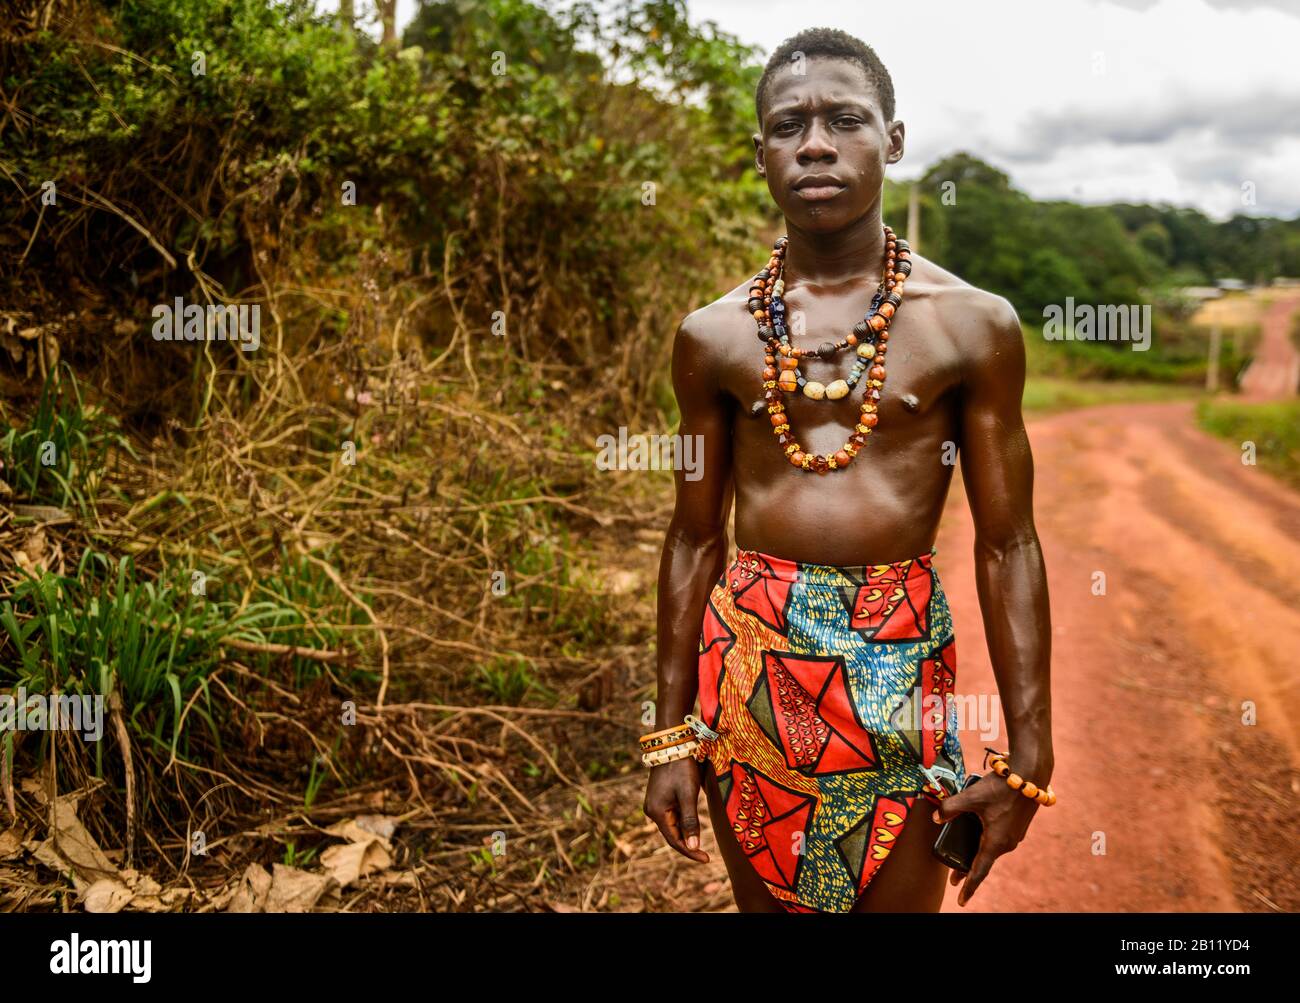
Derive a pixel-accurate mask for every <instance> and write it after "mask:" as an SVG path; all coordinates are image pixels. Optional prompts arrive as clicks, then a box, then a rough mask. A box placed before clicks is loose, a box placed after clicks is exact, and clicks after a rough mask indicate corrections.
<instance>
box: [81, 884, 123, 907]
mask: <svg viewBox="0 0 1300 1003" xmlns="http://www.w3.org/2000/svg"><path fill="white" fill-rule="evenodd" d="M132 898H133V896H132V894H131V889H129V888H127V887H126V885H124V884H122V882H120V881H118V880H117V878H100V879H99V880H98V881H96V882H95V883H94V884H92V885H90V887H89V888H87V889H86V890H85V892H83V893H82V896H81V902H82V905H83V906H84V907H85V909H86V912H121V911H122V910H123V909H124V908H126V906H127V904H128V903H129V902H130V901H131V899H132Z"/></svg>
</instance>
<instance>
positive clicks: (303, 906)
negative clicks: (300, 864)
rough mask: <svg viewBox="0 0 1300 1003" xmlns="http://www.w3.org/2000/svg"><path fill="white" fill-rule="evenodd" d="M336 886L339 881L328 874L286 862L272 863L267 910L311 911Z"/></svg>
mask: <svg viewBox="0 0 1300 1003" xmlns="http://www.w3.org/2000/svg"><path fill="white" fill-rule="evenodd" d="M336 886H337V882H336V881H335V880H334V878H332V877H331V876H329V875H328V874H313V873H311V872H310V871H303V870H299V869H298V868H296V867H286V866H285V865H284V864H272V865H271V890H270V892H269V893H268V894H267V897H266V911H267V912H310V911H311V910H312V909H314V908H316V905H317V903H318V902H320V900H321V899H322V898H323V897H324V896H325V895H326V894H327V893H328V892H329V891H330V890H331V888H332V887H336Z"/></svg>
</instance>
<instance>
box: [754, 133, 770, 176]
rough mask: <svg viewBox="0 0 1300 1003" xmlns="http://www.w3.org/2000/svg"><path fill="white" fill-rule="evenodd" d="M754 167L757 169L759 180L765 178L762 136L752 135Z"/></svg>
mask: <svg viewBox="0 0 1300 1003" xmlns="http://www.w3.org/2000/svg"><path fill="white" fill-rule="evenodd" d="M753 139H754V166H755V167H756V168H757V169H758V176H759V177H760V178H763V177H766V176H767V164H765V163H764V162H763V134H762V133H761V132H756V133H754V137H753Z"/></svg>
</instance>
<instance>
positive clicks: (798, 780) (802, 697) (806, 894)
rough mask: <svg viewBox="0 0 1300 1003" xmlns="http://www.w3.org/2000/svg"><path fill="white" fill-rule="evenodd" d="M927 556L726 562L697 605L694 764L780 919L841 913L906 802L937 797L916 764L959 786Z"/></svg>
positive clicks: (949, 656)
mask: <svg viewBox="0 0 1300 1003" xmlns="http://www.w3.org/2000/svg"><path fill="white" fill-rule="evenodd" d="M933 553H934V552H933V551H931V552H930V553H928V554H924V555H922V556H920V557H916V558H911V559H909V560H906V561H899V562H897V563H894V564H882V565H851V566H845V567H837V566H831V565H825V564H808V563H804V562H796V561H790V560H786V559H783V558H780V557H775V556H773V555H771V554H764V553H760V552H757V551H747V550H741V551H740V552H739V553H738V554H737V555H736V559H735V560H734V561H733V562H732V563H731V565H730V566H729V567H728V568H727V569H726V571H724V572H723V574H722V577H721V578H719V579H718V581H717V584H716V585H714V587H713V590H712V592H711V594H710V596H709V601H708V605H707V606H706V608H705V612H704V622H703V625H702V628H701V632H700V653H699V700H700V717H701V718H702V719H703V721H704V723H705V724H707V725H708V726H709V727H710V728H712V729H713V730H714V731H716V732H718V733H719V737H718V738H717V739H716V740H714V741H709V742H705V743H704V744H703V747H702V749H701V751H700V756H701V758H706V759H707V764H704V763H702V768H711V769H712V770H713V772H714V776H716V777H717V780H718V786H719V788H720V790H721V792H722V798H723V802H724V804H725V806H726V815H727V822H728V824H729V825H730V827H731V830H732V832H733V833H734V835H735V837H736V840H737V841H738V843H739V844H740V846H741V847H742V849H743V850H744V852H745V855H746V857H747V858H748V859H749V861H750V863H751V864H752V865H753V867H754V869H755V871H757V873H758V875H759V877H760V878H762V880H763V882H764V883H765V884H766V886H767V888H768V890H769V891H770V892H771V893H772V895H773V896H774V897H775V898H776V899H777V900H778V901H780V902H781V904H782V905H783V906H784V907H785V908H786V909H787V910H788V911H790V912H834V913H840V912H848V911H849V910H850V909H851V908H852V907H853V905H854V903H855V902H856V901H857V899H858V897H859V896H860V895H861V893H862V891H863V889H865V888H866V887H867V884H868V883H869V882H870V881H871V879H872V878H873V877H874V876H875V875H876V874H877V873H878V872H879V870H880V867H881V865H882V864H883V863H884V861H885V858H886V857H888V855H889V851H890V849H891V847H892V846H893V844H894V843H895V842H896V841H897V839H898V837H899V835H900V833H901V832H902V831H903V825H904V823H905V822H906V820H907V816H908V813H909V811H910V810H911V808H912V807H913V805H914V804H915V802H916V800H917V798H918V797H924V798H926V799H927V800H929V801H931V802H932V803H934V804H938V802H939V800H940V799H941V798H942V797H944V796H946V793H947V792H944V791H942V790H941V789H937V788H935V787H934V786H933V785H932V784H931V783H930V781H929V779H928V778H927V777H926V775H925V773H923V772H922V770H921V767H920V765H919V763H918V759H920V760H921V761H922V762H924V763H925V765H926V767H931V766H934V765H936V764H937V765H939V766H943V767H946V768H948V769H951V770H952V771H953V772H954V773H956V774H957V778H958V789H960V785H961V784H962V783H964V782H965V778H966V772H965V764H964V762H963V760H962V753H961V745H960V743H959V741H958V737H957V712H956V705H955V703H954V702H953V700H952V699H951V696H950V695H951V694H952V692H953V685H954V683H955V681H956V668H957V661H956V648H955V646H954V637H953V629H952V617H951V616H950V614H949V611H948V603H947V600H946V599H945V598H944V594H943V590H942V588H941V587H940V585H939V578H938V576H937V575H936V574H935V571H934V568H933V567H932V565H931V560H932V557H933ZM719 838H722V837H721V835H719Z"/></svg>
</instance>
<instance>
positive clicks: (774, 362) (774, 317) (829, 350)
mask: <svg viewBox="0 0 1300 1003" xmlns="http://www.w3.org/2000/svg"><path fill="white" fill-rule="evenodd" d="M789 242H790V238H789V237H786V236H781V237H778V238H777V239H776V243H775V244H774V245H773V246H772V256H771V257H770V258H769V259H768V262H767V267H766V268H764V269H763V270H762V271H760V272H759V273H758V274H757V275H756V276H755V277H754V281H753V283H752V284H751V285H750V289H749V302H748V308H749V312H750V314H751V315H752V316H753V318H754V320H755V321H757V322H758V337H759V339H760V340H762V341H763V342H764V343H765V344H766V346H767V348H766V351H765V352H764V354H763V400H764V401H765V402H766V405H767V413H768V416H769V418H770V419H771V421H772V432H773V433H774V434H775V435H776V438H777V442H778V443H779V444H780V446H781V448H782V450H783V451H784V452H785V455H786V457H787V458H788V459H789V460H790V462H791V463H792V464H793V465H794V466H796V467H798V468H799V469H801V470H807V471H811V472H815V473H818V474H824V473H826V471H828V470H842V469H843V468H844V467H847V466H848V465H849V464H850V463H851V462H852V461H853V457H855V456H856V455H857V454H858V450H859V449H861V448H862V447H863V446H864V445H865V444H866V441H867V436H869V435H870V434H871V430H872V429H873V428H875V427H876V424H877V423H878V422H879V420H880V416H879V414H878V413H877V403H878V402H879V400H880V391H881V388H882V387H883V386H884V385H885V352H886V349H887V348H888V342H889V325H890V322H891V321H892V320H893V318H894V314H895V313H896V312H897V311H898V308H899V306H901V305H902V302H903V283H904V282H905V281H906V279H907V276H908V275H910V274H911V272H912V262H911V260H910V259H911V250H910V249H909V248H908V246H907V241H905V240H903V239H902V238H900V237H896V236H895V235H894V231H893V230H891V229H890V228H889V227H888V226H886V227H885V274H884V280H883V281H882V282H881V284H880V286H879V288H878V289H877V290H876V294H875V296H873V297H872V300H871V306H870V308H869V309H868V310H867V316H866V317H865V318H864V319H863V320H860V321H858V323H857V324H855V325H854V327H853V331H852V333H850V334H847V335H845V336H844V337H843V338H841V339H840V340H839V341H837V342H830V341H827V342H824V343H823V344H821V345H820V346H818V347H817V348H816V349H814V350H812V351H809V350H807V349H802V348H796V347H795V346H793V345H791V344H790V335H789V332H788V331H787V329H786V326H785V302H784V300H783V296H784V293H785V280H784V278H783V277H782V276H783V273H784V265H785V250H786V245H787V244H789ZM854 346H855V347H856V351H857V359H856V360H855V361H854V366H853V370H852V371H851V372H850V374H849V377H848V379H842V380H834V381H832V382H831V383H829V384H827V385H825V386H823V385H822V384H821V383H819V382H817V381H815V380H805V379H804V378H803V376H802V375H801V374H800V372H799V360H800V359H801V358H807V357H808V356H812V355H816V356H818V357H820V358H823V359H829V358H830V357H831V356H832V355H834V354H835V353H836V352H838V351H840V350H841V349H843V348H848V347H854ZM778 367H779V368H778ZM864 370H865V372H866V376H867V381H866V389H865V390H864V391H863V393H862V406H861V413H860V414H859V415H858V423H857V425H856V426H855V427H854V430H853V434H852V435H850V436H849V439H848V441H847V442H846V443H845V444H844V445H843V446H842V447H841V448H840V449H838V450H837V451H836V452H834V453H832V454H830V455H825V456H824V455H822V454H821V453H809V452H807V451H805V450H804V448H803V447H802V446H800V445H799V442H798V440H797V439H795V437H794V432H792V431H791V429H790V419H789V416H788V415H787V414H786V413H785V401H784V400H783V396H784V395H785V394H790V393H797V392H798V391H799V390H801V389H802V391H803V394H804V396H805V397H808V398H810V399H812V400H839V399H840V398H841V397H844V396H846V395H847V394H848V393H849V391H850V390H851V389H852V388H853V385H854V384H855V383H856V382H857V381H858V378H859V377H860V376H861V375H862V373H863V371H864Z"/></svg>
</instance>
